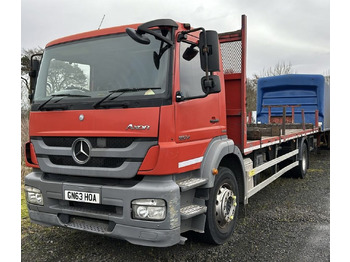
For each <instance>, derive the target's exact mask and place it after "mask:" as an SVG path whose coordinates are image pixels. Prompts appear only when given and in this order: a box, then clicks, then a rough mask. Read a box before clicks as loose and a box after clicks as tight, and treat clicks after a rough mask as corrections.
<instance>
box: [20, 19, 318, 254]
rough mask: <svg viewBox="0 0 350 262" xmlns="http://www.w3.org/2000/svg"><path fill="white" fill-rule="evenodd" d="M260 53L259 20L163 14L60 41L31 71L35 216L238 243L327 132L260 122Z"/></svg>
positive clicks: (126, 234)
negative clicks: (247, 222)
mask: <svg viewBox="0 0 350 262" xmlns="http://www.w3.org/2000/svg"><path fill="white" fill-rule="evenodd" d="M246 46H247V31H246V16H242V28H241V29H240V30H237V31H233V32H228V33H223V34H217V33H216V32H215V31H211V30H205V29H204V28H191V26H190V25H189V24H183V23H176V22H174V21H173V20H170V19H160V20H154V21H150V22H147V23H144V24H137V25H129V26H120V27H113V28H108V29H100V30H96V31H92V32H87V33H82V34H77V35H73V36H68V37H64V38H61V39H57V40H55V41H52V42H50V43H49V44H48V45H47V46H46V48H45V52H44V55H43V59H42V61H41V63H39V62H38V61H37V60H33V61H32V71H31V73H30V76H31V95H30V98H31V101H32V105H31V112H30V127H29V134H30V141H29V142H28V143H27V144H26V163H27V165H28V166H30V167H32V168H33V172H32V173H30V174H28V175H27V176H26V178H25V191H26V198H27V204H28V210H29V216H30V219H31V221H32V222H34V223H38V224H44V225H55V226H62V227H67V228H72V229H78V230H83V231H89V232H93V233H97V234H102V235H106V236H110V237H116V238H120V239H124V240H127V241H129V242H131V243H133V244H138V245H146V246H156V247H165V246H172V245H175V244H183V243H184V242H185V240H186V238H185V237H184V236H183V235H182V234H183V233H184V232H186V231H195V232H198V233H202V236H203V239H205V240H206V241H209V242H211V243H214V244H223V243H224V242H226V241H227V240H228V239H229V238H230V237H231V235H232V233H233V231H234V228H235V223H236V220H237V217H238V210H239V207H240V206H241V205H242V204H243V205H246V204H248V199H249V198H250V197H251V196H252V195H254V194H255V193H257V192H258V191H259V190H261V189H262V188H264V187H265V186H267V185H268V184H270V183H271V182H273V181H274V180H275V179H277V178H278V177H279V176H281V175H282V174H284V173H285V172H287V171H289V170H292V169H293V170H294V174H295V175H298V176H300V177H304V176H305V175H306V170H307V167H308V160H309V157H308V156H309V155H308V154H309V151H310V150H312V148H313V147H314V139H313V137H314V135H316V134H317V133H318V132H319V126H318V124H317V123H310V124H309V125H307V123H306V124H305V125H304V126H303V127H301V126H300V125H299V126H298V125H296V126H293V127H292V128H287V127H286V125H275V124H274V125H273V126H272V125H270V126H269V125H267V126H266V125H265V126H263V127H262V126H258V125H256V126H252V125H249V124H247V112H246V106H245V101H246V52H247V49H246ZM39 69H40V70H39ZM65 72H67V73H69V77H68V78H64V76H65ZM59 79H64V81H61V82H57V81H59ZM287 102H288V101H287ZM276 132H277V133H276Z"/></svg>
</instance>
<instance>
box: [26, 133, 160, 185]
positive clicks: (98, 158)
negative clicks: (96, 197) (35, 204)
mask: <svg viewBox="0 0 350 262" xmlns="http://www.w3.org/2000/svg"><path fill="white" fill-rule="evenodd" d="M79 138H80V139H81V140H79V141H85V140H88V141H89V142H87V141H85V142H84V143H83V142H80V144H79V141H78V144H74V143H75V141H77V139H79ZM30 139H31V142H32V143H33V145H34V149H35V153H36V155H37V159H38V163H39V166H40V169H41V170H42V171H43V172H44V173H52V174H62V175H71V176H83V177H99V178H101V177H104V178H123V179H125V178H128V179H130V178H132V177H134V176H135V175H136V174H137V171H138V170H139V168H140V166H141V163H142V161H143V159H144V158H145V156H146V154H147V152H148V150H149V149H150V148H151V147H152V146H155V145H157V144H158V141H157V138H151V137H136V138H135V137H31V138H30ZM73 145H75V146H74V148H73ZM75 158H77V159H78V160H77V159H75ZM87 159H88V161H87V162H86V163H84V160H87Z"/></svg>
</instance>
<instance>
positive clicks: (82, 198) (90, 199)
mask: <svg viewBox="0 0 350 262" xmlns="http://www.w3.org/2000/svg"><path fill="white" fill-rule="evenodd" d="M64 199H65V200H69V201H77V202H85V203H94V204H99V203H100V194H99V193H90V192H81V191H72V190H65V191H64Z"/></svg>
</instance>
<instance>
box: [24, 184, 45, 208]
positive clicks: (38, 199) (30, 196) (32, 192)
mask: <svg viewBox="0 0 350 262" xmlns="http://www.w3.org/2000/svg"><path fill="white" fill-rule="evenodd" d="M24 191H25V192H26V198H27V202H28V203H30V204H34V205H41V206H42V205H44V200H43V195H42V193H41V191H40V190H39V189H37V188H35V187H31V186H25V187H24Z"/></svg>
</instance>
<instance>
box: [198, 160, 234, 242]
mask: <svg viewBox="0 0 350 262" xmlns="http://www.w3.org/2000/svg"><path fill="white" fill-rule="evenodd" d="M206 204H207V213H206V216H207V219H206V222H205V232H204V240H205V241H206V242H209V243H212V244H217V245H220V244H223V243H225V242H226V241H227V240H228V239H229V238H230V237H231V235H232V233H233V231H234V228H235V224H236V221H237V217H238V209H239V194H238V184H237V181H236V178H235V176H234V174H233V172H232V171H231V170H230V169H228V168H226V167H220V168H219V173H218V175H217V177H216V179H215V183H214V187H213V188H211V189H210V191H209V200H207V201H206Z"/></svg>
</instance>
